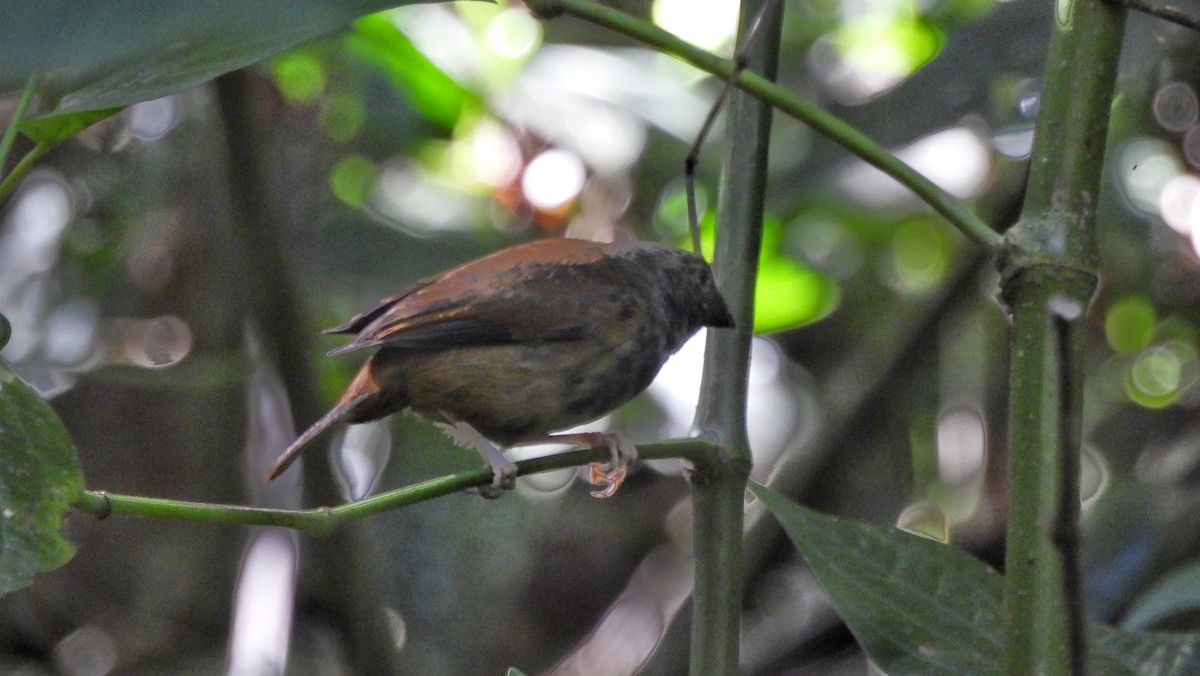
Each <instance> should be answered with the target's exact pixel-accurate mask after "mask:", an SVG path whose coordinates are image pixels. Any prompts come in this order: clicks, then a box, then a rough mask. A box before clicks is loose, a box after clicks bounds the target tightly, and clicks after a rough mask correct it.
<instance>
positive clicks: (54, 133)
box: [17, 108, 122, 144]
mask: <svg viewBox="0 0 1200 676" xmlns="http://www.w3.org/2000/svg"><path fill="white" fill-rule="evenodd" d="M121 110H122V109H121V108H105V109H103V110H88V111H85V112H82V113H68V114H66V115H54V116H52V117H35V118H33V119H29V120H24V121H22V122H21V124H19V125H17V129H20V130H21V133H23V134H25V135H26V136H28V137H29V138H31V139H33V140H34V142H36V143H45V144H51V143H57V142H58V141H61V140H63V139H65V138H67V137H69V136H70V135H71V134H74V133H75V132H77V131H79V130H81V129H86V128H88V127H90V126H91V125H93V124H95V123H96V122H99V121H100V120H103V119H105V118H107V117H111V116H112V115H115V114H117V113H119V112H121Z"/></svg>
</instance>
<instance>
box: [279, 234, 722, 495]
mask: <svg viewBox="0 0 1200 676" xmlns="http://www.w3.org/2000/svg"><path fill="white" fill-rule="evenodd" d="M704 326H712V327H731V326H733V318H732V317H731V316H730V314H729V310H728V308H727V307H726V305H725V301H724V300H723V299H722V298H721V294H720V293H719V292H718V291H717V286H716V283H715V281H714V280H713V275H712V269H711V268H710V267H709V266H708V264H707V263H706V262H705V261H704V260H703V259H702V258H700V257H699V256H697V255H695V254H691V253H687V252H685V251H681V250H679V249H674V248H670V247H666V246H662V245H658V244H650V243H635V242H619V243H616V242H614V243H602V242H593V241H588V240H578V239H549V240H540V241H535V242H530V243H527V244H520V245H517V246H513V247H510V248H507V249H503V250H501V251H497V252H495V253H493V254H490V255H487V256H484V257H482V258H478V259H476V260H473V261H470V262H468V263H464V264H462V265H460V266H458V267H456V268H452V269H450V270H447V271H446V272H443V273H441V274H437V275H434V276H432V277H426V278H425V279H422V280H420V281H418V282H416V283H414V284H412V285H411V286H408V287H406V288H405V289H403V290H401V291H400V292H399V293H397V294H395V295H393V296H390V297H388V298H385V299H383V300H382V301H380V302H379V303H378V304H376V305H375V306H374V307H372V308H371V309H369V310H367V311H366V312H363V313H362V314H359V315H357V316H355V317H353V318H352V319H350V320H349V321H348V322H346V323H345V324H344V325H342V326H338V327H336V328H333V329H329V330H328V331H326V333H334V334H348V335H353V336H354V340H353V341H351V342H350V343H349V344H347V345H344V346H342V347H339V348H337V349H335V350H333V351H331V352H330V353H329V354H330V355H335V354H342V353H345V352H351V351H354V350H360V349H365V348H372V347H377V348H379V350H378V351H377V352H375V354H373V355H371V356H370V357H369V358H368V359H367V361H366V363H365V364H363V366H362V368H361V369H359V371H358V374H357V375H355V376H354V379H353V380H352V381H351V383H350V385H349V386H348V387H347V388H346V391H345V393H344V394H342V396H341V398H340V399H339V400H338V402H337V404H336V405H334V407H333V410H331V411H330V412H329V413H327V414H326V415H325V416H324V417H322V418H321V419H320V420H318V421H317V422H316V423H315V424H313V426H312V427H310V428H308V430H306V431H305V432H304V433H303V434H301V435H300V436H299V437H298V438H297V439H296V440H295V441H294V442H292V444H291V445H290V446H289V447H288V448H287V450H285V451H284V452H283V454H282V455H281V456H280V457H279V460H278V461H277V462H276V463H275V466H274V467H273V468H272V469H271V471H270V472H269V473H268V474H267V480H271V479H273V478H275V477H276V476H278V475H279V473H280V472H282V471H283V470H284V469H286V468H287V466H288V465H289V464H291V463H292V461H293V460H295V458H296V457H297V455H298V454H299V452H300V450H301V449H302V448H303V447H304V445H305V444H307V443H308V442H310V441H312V440H313V439H314V438H315V437H316V436H317V435H319V434H320V433H321V432H322V431H324V430H325V429H326V428H328V427H329V426H330V425H333V424H334V423H339V422H347V423H362V422H367V421H371V420H378V419H380V418H383V417H384V416H387V415H389V414H391V413H395V412H397V411H400V410H403V409H405V408H411V409H412V410H413V411H414V412H416V413H418V414H420V415H422V416H424V417H426V418H428V419H430V420H433V421H434V422H438V423H442V424H443V425H444V426H447V427H448V428H449V430H448V431H450V432H451V435H452V436H453V437H455V439H456V440H457V441H459V442H466V443H468V444H470V445H472V446H474V447H475V448H476V449H477V450H479V451H480V453H481V454H482V455H483V457H484V460H486V461H487V463H488V465H489V466H490V467H491V469H492V473H493V483H492V488H493V491H492V493H493V494H496V493H498V490H497V489H500V488H511V487H512V485H513V480H514V478H515V476H516V466H515V465H514V464H513V463H512V462H511V461H509V460H508V459H506V458H505V457H504V455H503V454H502V453H501V452H500V451H499V450H498V449H497V448H496V447H495V446H494V445H493V444H492V443H491V442H495V443H498V444H500V445H501V446H505V447H509V446H515V445H521V444H530V443H542V442H547V441H561V442H566V443H574V444H578V445H581V446H596V445H599V444H604V445H606V446H608V448H609V449H610V450H611V451H613V452H614V456H615V455H617V454H618V452H620V453H622V454H626V455H628V454H629V453H630V451H632V447H630V446H628V445H627V444H625V443H624V442H623V440H620V439H618V438H615V437H614V436H613V435H602V434H598V433H594V434H582V435H578V434H577V435H553V436H552V434H551V433H553V432H555V431H559V430H563V429H567V428H569V427H573V426H575V425H579V424H582V423H585V422H589V421H591V420H595V419H597V418H599V417H601V416H603V415H604V414H606V413H608V412H610V411H612V410H613V409H615V408H617V407H618V406H620V405H621V404H623V403H625V402H627V401H629V400H630V399H632V398H633V397H635V396H637V395H638V394H639V393H640V392H642V390H644V389H646V387H647V386H649V385H650V382H651V381H652V380H653V379H654V376H655V375H657V373H658V371H659V369H660V368H661V367H662V365H663V363H664V362H665V361H666V359H667V357H669V356H670V355H671V354H672V353H674V352H675V351H676V350H678V349H679V348H680V347H681V346H682V345H683V343H684V341H686V340H687V339H688V338H689V337H690V336H691V335H692V334H694V333H695V332H696V331H697V330H699V329H700V328H701V327H704ZM593 474H594V473H593ZM623 476H624V467H623V463H614V465H613V466H612V469H611V470H610V473H609V474H606V475H605V477H606V481H607V483H608V484H611V485H612V487H611V490H612V491H615V485H619V480H620V478H622V477H623ZM602 479H604V477H602ZM609 494H611V493H609Z"/></svg>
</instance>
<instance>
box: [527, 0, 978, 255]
mask: <svg viewBox="0 0 1200 676" xmlns="http://www.w3.org/2000/svg"><path fill="white" fill-rule="evenodd" d="M526 5H528V6H529V7H530V8H531V9H533V10H534V11H535V12H537V13H539V14H541V15H542V16H547V17H552V16H555V15H557V14H560V13H564V12H565V13H567V14H570V15H572V16H575V17H578V18H580V19H583V20H585V21H589V22H591V23H594V24H596V25H599V26H604V27H605V28H608V29H610V30H613V31H616V32H618V33H621V34H622V35H627V36H629V37H631V38H633V39H635V40H638V41H639V42H642V43H644V44H647V45H649V46H651V47H654V48H656V49H658V50H659V51H662V52H664V53H667V54H671V55H672V56H675V57H676V58H678V59H681V60H683V61H686V62H687V63H689V64H691V65H693V66H695V67H696V68H699V69H700V70H703V71H705V72H707V73H711V74H713V75H716V76H717V77H719V78H721V79H726V78H728V77H729V75H730V73H731V72H733V62H732V61H728V60H726V59H722V58H720V57H718V56H716V55H714V54H711V53H709V52H706V51H704V50H703V49H700V48H698V47H696V46H694V45H692V44H690V43H688V42H686V41H684V40H682V39H680V38H679V37H677V36H675V35H672V34H671V33H668V32H666V31H664V30H662V29H661V28H658V27H657V26H654V25H652V24H649V23H646V22H645V21H642V20H641V19H638V18H636V17H633V16H630V15H628V14H625V13H623V12H620V11H618V10H615V9H611V8H609V7H605V6H603V5H600V4H597V3H595V2H591V1H590V0H528V1H527V2H526ZM734 82H735V83H736V84H737V86H738V87H739V88H741V89H742V90H744V91H747V92H749V93H751V94H753V95H754V96H756V97H757V98H759V99H761V100H763V101H765V102H767V103H769V104H771V105H772V106H774V107H775V108H777V109H779V111H780V112H782V113H784V114H786V115H788V116H790V117H794V118H796V119H797V120H800V121H801V122H804V123H805V124H807V125H809V126H810V127H812V128H813V129H815V130H817V131H818V132H820V133H821V134H823V135H825V136H827V137H828V138H829V139H831V140H832V141H834V142H835V143H837V144H839V145H841V146H842V147H843V148H845V149H846V150H848V151H850V152H851V153H853V154H854V155H857V156H858V157H860V158H862V159H863V160H864V161H865V162H867V163H868V164H871V165H873V166H875V167H876V168H878V169H879V170H880V171H882V172H884V173H885V174H887V175H888V176H891V177H892V178H894V179H896V180H897V181H898V182H900V183H901V184H902V185H904V187H906V188H908V189H909V190H911V191H913V193H915V194H916V195H917V196H918V197H920V198H921V199H922V200H924V201H925V203H926V204H928V205H929V206H930V207H932V208H933V210H934V211H936V212H938V213H939V214H941V215H942V216H944V217H945V218H946V220H948V221H949V222H950V223H951V224H952V225H954V227H956V228H958V229H959V231H961V232H962V233H963V234H964V235H966V236H967V237H969V238H970V239H971V240H972V241H974V242H975V243H976V244H978V245H979V246H981V247H983V248H984V249H985V250H987V251H988V253H989V254H993V255H994V254H996V253H997V252H998V251H999V249H1000V245H1001V238H1000V235H999V234H997V233H996V232H995V231H994V230H992V229H991V228H989V227H988V226H987V224H986V223H984V222H983V220H982V219H980V218H979V217H978V216H976V215H975V214H974V213H972V212H971V210H970V209H968V208H967V207H966V205H964V204H963V203H962V202H961V201H960V200H958V199H957V198H955V197H954V196H953V195H951V194H950V193H948V192H946V191H945V190H942V189H941V188H939V187H938V186H937V185H936V184H935V183H933V181H930V180H929V179H927V178H925V177H924V176H923V175H921V174H920V173H919V172H917V171H916V170H915V169H913V168H912V167H910V166H908V165H907V164H905V163H904V162H902V161H901V160H899V159H898V158H897V157H896V156H895V155H893V154H892V153H891V152H890V151H889V150H887V149H886V148H884V147H883V146H881V145H879V144H878V143H876V142H874V141H872V140H871V139H870V138H868V137H867V136H866V135H865V134H863V133H862V132H860V131H858V130H857V129H855V128H854V127H852V126H850V125H849V124H846V123H845V122H843V121H841V120H839V119H838V118H837V117H836V116H834V115H832V114H830V113H828V112H826V111H824V110H821V109H820V108H819V107H817V106H815V105H813V104H811V103H808V102H807V101H804V100H803V99H800V98H798V97H796V96H794V95H792V94H791V93H790V92H788V91H787V90H786V89H784V88H782V87H780V86H778V85H776V84H775V83H773V82H771V81H770V80H769V79H767V78H764V77H762V76H761V75H759V74H757V73H754V72H751V71H749V70H747V71H743V72H742V73H741V74H740V75H738V77H737V78H736V79H735V80H734Z"/></svg>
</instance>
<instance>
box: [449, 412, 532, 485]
mask: <svg viewBox="0 0 1200 676" xmlns="http://www.w3.org/2000/svg"><path fill="white" fill-rule="evenodd" d="M437 425H438V427H441V428H442V431H444V432H445V433H446V434H447V435H449V437H450V438H451V439H453V440H454V443H456V444H458V445H459V446H462V447H463V448H473V449H475V450H476V451H478V452H479V455H481V456H483V461H484V462H486V463H487V465H488V467H490V468H491V469H492V484H491V485H490V486H482V487H480V488H479V490H478V493H479V494H480V495H482V496H483V497H485V498H489V499H494V498H498V497H500V495H501V493H502V492H503V491H506V490H512V489H513V486H515V485H516V482H517V465H516V463H514V462H513V461H512V460H509V459H508V458H506V457H504V453H502V452H500V449H498V448H496V445H495V444H493V443H492V442H490V441H488V440H487V438H486V437H484V436H483V435H482V434H480V433H479V431H478V430H476V429H475V428H474V427H471V426H470V425H468V424H467V423H464V422H458V423H454V424H453V425H451V424H447V423H437Z"/></svg>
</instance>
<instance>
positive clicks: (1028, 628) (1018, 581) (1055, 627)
mask: <svg viewBox="0 0 1200 676" xmlns="http://www.w3.org/2000/svg"><path fill="white" fill-rule="evenodd" d="M1123 30H1124V13H1123V11H1121V10H1119V9H1117V8H1115V7H1114V5H1111V4H1107V3H1105V2H1103V1H1102V0H1062V1H1061V2H1059V3H1058V4H1057V12H1056V22H1055V30H1054V34H1053V36H1052V38H1051V43H1050V52H1049V58H1048V59H1047V70H1046V74H1045V87H1044V90H1043V93H1042V100H1041V111H1040V112H1039V114H1038V124H1037V137H1036V140H1035V143H1034V148H1033V156H1032V159H1031V163H1030V169H1029V186H1028V190H1027V193H1026V200H1025V206H1024V210H1023V212H1022V215H1021V219H1020V221H1019V222H1018V223H1017V225H1016V226H1014V227H1013V229H1012V230H1011V231H1009V233H1008V234H1007V235H1006V236H1005V248H1004V251H1003V252H1002V255H1001V259H1000V260H999V261H998V267H999V268H1000V271H1001V286H1002V294H1003V296H1004V298H1005V300H1006V301H1007V302H1008V304H1009V306H1010V307H1011V308H1012V316H1013V343H1012V348H1013V349H1012V364H1011V368H1012V379H1011V380H1012V388H1011V392H1010V404H1009V406H1010V408H1009V448H1010V454H1011V464H1010V475H1009V481H1010V508H1009V520H1008V538H1007V561H1006V567H1005V570H1006V575H1005V634H1006V640H1007V649H1006V651H1005V655H1006V664H1005V669H1006V672H1007V673H1009V674H1083V673H1085V672H1086V665H1085V664H1084V651H1083V649H1082V631H1083V628H1082V626H1081V624H1082V612H1081V608H1080V605H1081V599H1080V594H1079V581H1078V560H1077V557H1078V554H1077V547H1076V543H1077V539H1078V531H1079V476H1078V475H1079V453H1080V438H1081V426H1082V423H1081V410H1082V397H1081V392H1082V368H1081V365H1082V362H1083V357H1084V348H1083V344H1084V338H1085V332H1086V323H1085V322H1086V308H1087V307H1088V304H1089V302H1090V300H1091V295H1092V293H1093V290H1094V289H1095V284H1096V272H1095V267H1096V244H1095V234H1094V230H1095V213H1096V198H1097V194H1098V192H1099V188H1100V175H1101V171H1102V169H1103V166H1104V147H1105V140H1106V135H1107V129H1108V115H1109V109H1110V106H1109V102H1110V101H1111V100H1112V95H1113V87H1114V82H1115V77H1116V68H1117V59H1118V55H1119V54H1120V46H1121V36H1122V33H1123Z"/></svg>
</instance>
